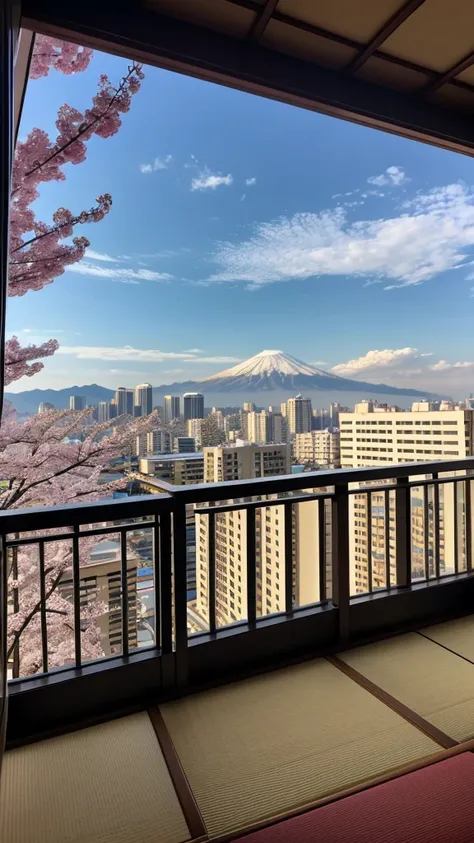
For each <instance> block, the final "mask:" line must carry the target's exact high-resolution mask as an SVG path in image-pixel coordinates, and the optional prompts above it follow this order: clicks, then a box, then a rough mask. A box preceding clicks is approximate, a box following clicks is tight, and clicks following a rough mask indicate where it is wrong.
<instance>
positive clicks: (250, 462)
mask: <svg viewBox="0 0 474 843" xmlns="http://www.w3.org/2000/svg"><path fill="white" fill-rule="evenodd" d="M290 462H291V460H290V447H289V445H286V444H280V445H257V444H249V443H245V442H242V443H240V444H237V445H235V446H230V445H226V446H225V447H222V448H205V449H204V480H205V482H219V481H230V480H241V479H250V478H253V477H270V476H274V475H278V474H288V473H289V471H290ZM317 506H318V504H317V503H315V502H308V503H304V504H297V505H295V506H294V507H293V509H294V513H293V524H292V530H293V598H294V601H295V605H304V604H305V603H309V602H314V601H316V600H318V599H319V581H318V576H317V562H315V547H317V546H318V544H317V542H318V529H319V526H318V524H319V522H318V517H317ZM255 521H256V544H255V553H256V569H257V583H256V589H257V607H256V608H257V615H266V614H271V613H273V612H281V611H284V610H285V608H286V605H285V551H284V549H285V518H284V507H283V506H280V505H275V506H265V507H261V508H259V509H257V510H256V515H255ZM208 524H209V522H208V518H207V516H205V515H202V516H200V515H199V514H197V515H196V565H197V569H196V588H197V601H196V607H197V611H198V613H199V614H200V615H201V616H202V617H203V618H207V617H208V612H209V602H208V601H209V578H208V554H209V533H208ZM246 541H247V513H246V510H233V511H231V512H226V513H216V516H215V560H216V582H215V593H216V618H217V623H218V625H224V624H227V623H233V622H235V621H239V620H243V619H245V618H246V617H247V568H246V560H247V557H246ZM315 542H316V545H315V544H314V543H315Z"/></svg>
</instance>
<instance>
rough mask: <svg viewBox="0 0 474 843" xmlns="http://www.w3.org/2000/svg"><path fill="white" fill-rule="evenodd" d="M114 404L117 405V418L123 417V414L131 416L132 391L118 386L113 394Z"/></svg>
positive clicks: (133, 401) (133, 403) (133, 398)
mask: <svg viewBox="0 0 474 843" xmlns="http://www.w3.org/2000/svg"><path fill="white" fill-rule="evenodd" d="M114 403H115V404H116V405H117V416H123V415H125V414H128V415H129V416H133V414H134V406H135V394H134V392H133V389H126V387H124V386H119V388H118V389H117V390H116V392H115V398H114Z"/></svg>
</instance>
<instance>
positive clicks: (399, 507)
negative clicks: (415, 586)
mask: <svg viewBox="0 0 474 843" xmlns="http://www.w3.org/2000/svg"><path fill="white" fill-rule="evenodd" d="M411 532H412V531H411V502H410V487H409V485H408V477H398V478H397V481H396V488H395V561H396V585H397V586H398V587H406V586H409V585H411Z"/></svg>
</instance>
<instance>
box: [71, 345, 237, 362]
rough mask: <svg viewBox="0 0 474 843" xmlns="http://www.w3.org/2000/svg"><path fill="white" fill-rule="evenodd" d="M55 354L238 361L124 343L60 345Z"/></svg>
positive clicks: (139, 359)
mask: <svg viewBox="0 0 474 843" xmlns="http://www.w3.org/2000/svg"><path fill="white" fill-rule="evenodd" d="M57 354H67V355H72V356H74V357H76V358H77V359H78V360H107V361H122V362H125V361H131V362H135V363H162V362H163V361H166V360H182V361H185V362H186V363H238V362H239V358H238V357H226V356H220V355H216V356H209V357H199V356H197V355H196V354H192V353H190V352H186V351H160V350H158V349H156V348H148V349H143V348H134V347H133V346H130V345H126V346H123V347H121V348H120V347H113V346H92V345H61V346H60V348H59V349H58V351H57Z"/></svg>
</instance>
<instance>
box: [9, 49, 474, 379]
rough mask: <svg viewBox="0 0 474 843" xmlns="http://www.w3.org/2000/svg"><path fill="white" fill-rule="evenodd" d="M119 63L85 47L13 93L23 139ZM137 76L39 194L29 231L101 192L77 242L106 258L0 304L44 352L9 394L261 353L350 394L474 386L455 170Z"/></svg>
mask: <svg viewBox="0 0 474 843" xmlns="http://www.w3.org/2000/svg"><path fill="white" fill-rule="evenodd" d="M126 65H127V63H126V62H125V61H124V60H123V59H120V58H116V57H113V56H107V55H103V54H100V53H96V54H95V56H94V58H93V60H92V62H91V64H90V65H89V68H88V69H87V70H86V71H85V72H84V73H81V74H78V75H77V76H63V75H62V74H58V73H56V72H55V71H52V72H51V73H50V74H49V76H48V77H47V78H45V79H40V80H37V81H32V82H30V84H29V88H28V92H27V97H26V102H25V108H24V114H23V120H22V126H21V131H20V137H22V138H24V137H25V136H26V135H27V133H28V132H29V131H30V130H31V129H32V128H33V127H35V126H39V127H41V128H44V129H46V130H48V131H49V132H50V133H51V134H52V135H53V136H54V121H55V118H56V112H57V109H58V108H59V106H60V105H62V104H63V103H64V102H68V103H70V104H71V105H74V106H77V107H79V108H85V107H87V105H88V104H89V102H90V99H91V96H92V95H93V94H94V93H95V90H96V82H97V78H98V76H99V74H100V73H103V72H105V73H107V74H109V76H110V77H111V79H112V80H118V79H119V78H120V77H121V75H122V74H123V72H124V70H125V68H126ZM145 70H146V76H145V79H144V81H143V83H142V89H141V91H140V92H139V93H138V94H137V95H136V96H135V97H134V99H133V102H132V108H131V110H130V112H129V113H128V114H127V115H125V116H124V121H123V126H122V128H121V130H120V131H119V133H118V134H117V135H116V136H115V137H113V138H110V139H107V140H103V139H100V138H96V137H94V138H93V139H92V141H90V142H89V152H88V157H87V160H86V162H84V163H83V164H80V165H77V166H72V165H68V166H67V167H66V168H65V175H66V181H65V182H59V183H48V184H44V185H41V187H40V198H39V200H38V201H37V203H36V207H35V210H36V212H37V215H38V217H39V218H40V219H43V220H45V221H49V220H50V218H51V214H52V212H53V211H54V210H55V209H56V208H57V207H59V206H65V207H68V208H70V209H71V210H72V211H73V212H76V211H78V210H80V209H82V208H89V207H90V206H91V205H92V204H93V203H94V199H95V197H96V196H98V195H99V194H100V193H104V192H110V193H111V194H112V196H113V207H112V210H111V212H110V214H109V215H108V216H107V217H106V218H105V219H104V220H103V221H101V222H100V223H97V224H94V225H89V226H87V227H83V228H81V230H80V231H79V232H78V233H79V234H85V235H86V236H87V237H88V239H89V240H90V241H91V249H92V250H93V253H95V254H96V255H99V256H101V257H102V258H104V257H105V258H111V259H109V260H104V259H102V260H101V259H97V258H96V257H94V256H93V255H91V256H89V257H88V258H87V259H86V260H85V261H84V262H83V265H82V267H80V268H79V270H78V268H77V267H75V268H74V267H71V268H70V270H68V271H67V272H66V273H64V275H62V276H61V277H60V278H58V279H57V280H56V281H55V282H54V283H53V284H52V285H50V286H48V287H45V288H44V289H43V290H42V291H40V292H37V293H35V292H30V293H28V294H27V295H26V296H24V297H22V298H16V299H10V300H9V306H8V313H7V322H8V335H11V334H12V333H17V334H18V336H19V337H20V338H21V340H22V341H23V342H26V341H27V340H32V341H41V340H43V339H45V338H49V337H51V336H52V337H56V338H57V339H58V340H59V342H60V346H61V347H60V351H59V352H58V353H57V354H56V355H55V356H54V357H53V358H50V359H48V360H46V361H45V369H44V370H43V372H42V373H40V374H39V375H37V376H35V378H34V379H31V380H27V379H22V380H20V381H18V382H16V383H15V384H13V385H12V388H13V390H15V391H20V390H23V389H30V388H35V387H40V388H46V387H54V388H60V387H62V386H67V385H71V384H73V383H78V384H83V383H90V382H92V381H96V382H98V383H101V384H103V385H104V386H110V387H116V386H118V385H123V384H125V385H133V384H134V383H138V382H141V381H143V380H147V381H150V382H151V383H153V385H159V384H163V383H171V382H173V381H181V380H186V379H188V378H198V377H205V376H206V375H209V374H212V373H213V372H217V371H219V370H220V369H223V368H226V367H228V366H231V365H233V361H234V360H235V362H237V361H239V360H243V359H245V358H246V357H249V356H251V355H253V354H255V353H257V352H259V351H261V350H262V349H264V348H279V349H283V350H284V351H287V352H289V353H290V354H293V355H295V356H296V357H299V358H301V359H303V360H305V361H307V362H314V361H318V362H320V363H323V364H324V366H323V367H324V368H327V369H330V368H332V367H336V368H335V371H336V372H339V373H341V374H345V375H349V376H354V377H360V378H362V379H364V380H372V381H384V382H386V383H393V384H395V385H400V386H404V385H410V386H420V387H425V388H430V389H433V390H435V389H436V390H438V391H441V390H443V391H447V390H448V391H449V392H450V394H458V395H463V394H466V393H467V392H469V391H472V390H474V362H473V361H474V342H473V332H472V316H473V310H474V298H472V288H473V287H474V266H469V263H470V261H472V260H474V194H473V193H472V190H471V184H472V183H473V182H474V179H473V165H472V161H471V160H470V159H469V158H467V157H463V156H460V155H456V154H453V153H448V152H445V151H443V150H439V149H436V148H432V147H429V146H426V145H422V144H417V143H414V142H412V141H407V140H403V139H401V138H397V137H395V136H392V135H389V134H383V133H380V132H375V131H373V130H369V129H365V128H362V127H360V126H355V125H351V124H349V123H345V122H342V121H338V120H335V119H333V118H328V117H324V116H322V115H318V114H314V113H311V112H308V111H303V110H299V109H296V108H294V107H290V106H287V105H284V104H281V103H278V102H273V101H271V100H265V99H261V98H258V97H254V96H250V95H247V94H244V93H241V92H239V91H234V90H231V89H227V88H224V87H219V86H217V85H211V84H208V83H204V82H201V81H199V80H196V79H191V78H187V77H185V76H180V75H177V74H172V73H169V72H167V71H161V70H158V69H155V68H146V69H145ZM143 170H144V171H143ZM387 171H388V172H387ZM248 182H251V183H248ZM471 275H472V279H471V278H470V276H471ZM130 282H135V283H130ZM387 287H392V288H393V287H395V289H387ZM448 386H449V389H448Z"/></svg>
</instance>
